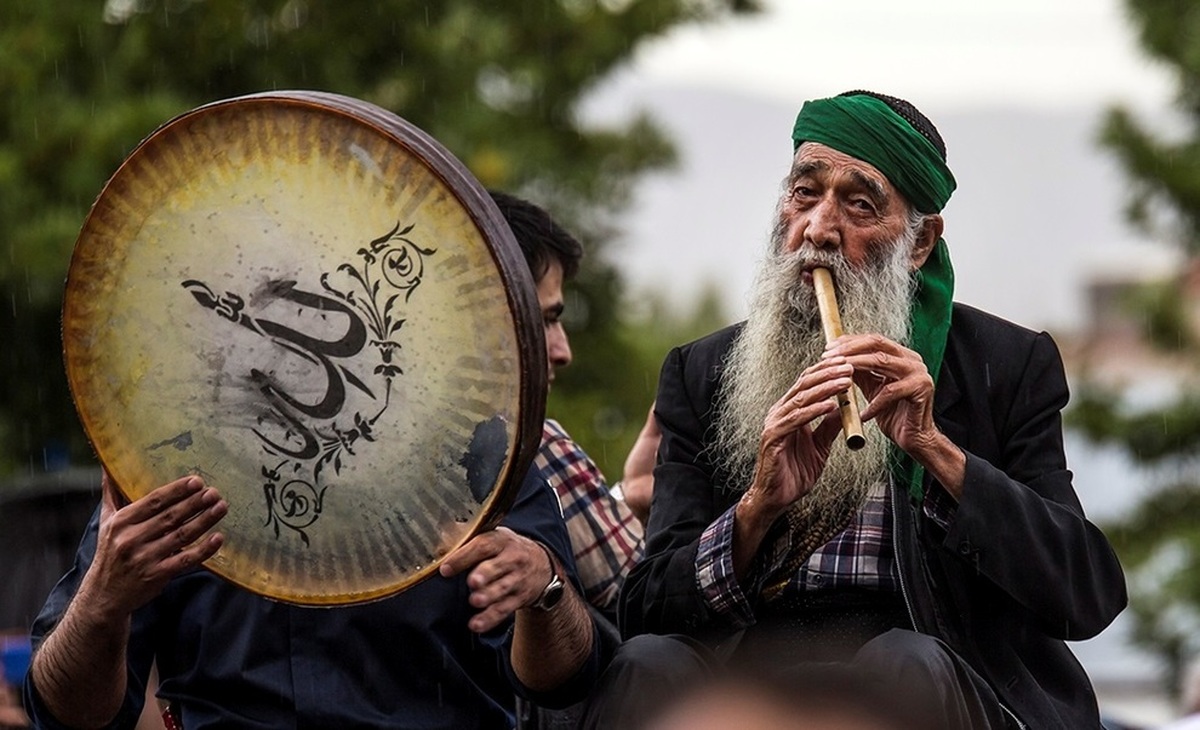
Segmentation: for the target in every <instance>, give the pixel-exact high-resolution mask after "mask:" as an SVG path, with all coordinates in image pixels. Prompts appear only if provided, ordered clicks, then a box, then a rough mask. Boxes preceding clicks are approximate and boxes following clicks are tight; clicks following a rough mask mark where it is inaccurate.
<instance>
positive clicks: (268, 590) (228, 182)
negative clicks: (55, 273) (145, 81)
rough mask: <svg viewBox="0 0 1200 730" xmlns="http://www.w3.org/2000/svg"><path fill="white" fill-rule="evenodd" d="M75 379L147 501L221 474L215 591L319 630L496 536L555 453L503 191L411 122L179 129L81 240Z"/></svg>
mask: <svg viewBox="0 0 1200 730" xmlns="http://www.w3.org/2000/svg"><path fill="white" fill-rule="evenodd" d="M63 349H64V355H65V359H66V370H67V376H68V379H69V381H70V386H71V391H72V395H73V396H74V399H75V405H76V408H77V409H78V411H79V415H80V418H81V420H82V422H83V426H84V428H85V430H86V432H87V434H88V437H89V438H90V439H91V442H92V445H93V446H94V448H95V450H96V453H97V455H98V456H99V459H100V461H101V462H102V463H103V465H104V467H105V468H106V469H107V470H108V472H109V473H110V474H111V476H112V478H113V480H114V481H115V483H116V484H117V485H119V487H120V489H121V491H122V492H123V493H124V494H125V496H127V497H128V498H129V499H131V500H135V499H138V498H140V497H142V496H144V495H145V494H146V493H147V492H149V491H151V490H152V489H154V488H155V487H157V486H159V485H162V484H165V483H167V482H169V481H172V480H174V479H176V478H179V477H180V476H183V475H186V474H189V473H190V474H199V475H201V476H202V477H204V479H205V481H206V482H207V483H208V484H209V485H210V486H213V487H215V488H216V489H217V490H218V491H220V493H221V494H222V496H224V497H225V499H226V500H227V501H228V502H229V513H228V515H227V516H226V517H225V519H224V520H222V522H221V523H220V524H219V525H218V529H219V530H220V531H221V532H223V533H224V534H225V536H226V541H225V544H224V546H223V547H222V548H221V550H220V552H218V553H217V554H216V555H215V556H214V557H212V558H211V559H210V560H208V561H207V563H206V566H207V567H208V568H209V569H210V570H212V571H213V572H215V573H217V574H218V575H220V576H223V577H224V578H226V579H228V580H230V581H232V582H234V583H236V584H238V585H240V586H242V587H244V588H246V589H248V590H251V591H254V592H255V593H259V594H261V595H264V596H267V597H269V598H274V599H278V600H282V601H287V602H291V603H297V604H306V605H331V604H345V603H355V602H360V601H367V600H371V599H375V598H381V597H384V596H387V595H391V594H393V593H396V592H397V591H400V590H402V589H404V588H405V587H407V586H410V585H412V584H414V583H416V582H417V581H420V580H421V579H423V578H425V577H428V576H429V575H431V574H432V573H433V572H434V571H435V570H436V568H437V566H438V564H439V563H440V561H441V559H442V558H443V557H444V556H445V555H446V554H447V553H448V552H449V551H451V550H453V549H454V548H456V547H458V546H459V545H462V544H463V543H465V542H466V541H467V540H468V539H470V538H471V537H472V536H473V535H475V534H476V533H478V532H480V531H482V530H485V529H489V528H490V527H491V526H492V525H494V524H495V522H496V521H497V520H498V519H499V518H500V517H501V516H502V515H503V513H504V511H505V510H506V509H507V508H508V507H509V506H510V505H511V503H512V499H513V498H514V496H515V493H516V491H517V489H518V488H519V486H520V484H521V481H522V479H523V478H524V476H525V473H526V470H527V469H528V468H529V465H530V463H531V460H532V458H533V455H534V452H535V451H536V449H537V445H538V439H539V437H540V434H541V425H542V419H543V415H544V407H545V397H546V353H545V344H544V339H543V332H542V326H541V317H540V314H539V308H538V304H537V296H536V292H535V288H534V284H533V281H532V277H531V276H530V274H529V271H528V268H527V267H526V265H525V263H524V259H523V257H522V255H521V252H520V250H519V248H518V247H517V244H516V241H515V240H514V239H513V236H512V233H511V231H510V230H509V228H508V226H507V225H506V224H505V222H504V219H503V218H502V217H501V215H500V213H499V211H498V210H497V209H496V207H495V205H494V204H493V203H492V201H491V198H490V197H489V196H488V195H487V193H486V191H484V190H483V189H482V187H481V186H480V185H479V183H478V182H477V181H476V180H475V179H474V178H473V177H472V176H471V175H470V173H468V172H467V170H466V168H465V167H464V166H463V165H462V164H461V163H460V162H459V161H457V160H456V159H455V158H454V157H453V156H452V155H451V154H450V153H449V152H447V151H446V150H445V149H444V148H443V147H442V146H441V145H440V144H438V143H437V142H436V141H435V140H433V139H432V138H431V137H429V136H428V135H426V134H425V133H424V132H422V131H421V130H419V129H417V128H415V127H414V126H412V125H411V124H408V123H407V122H405V121H404V120H402V119H400V118H399V117H397V116H396V115H394V114H392V113H390V112H388V111H385V110H383V109H381V108H379V107H376V106H374V105H372V104H368V103H366V102H363V101H360V100H357V99H351V98H348V97H344V96H338V95H334V94H327V93H318V92H305V91H291V92H270V93H263V94H254V95H250V96H244V97H238V98H235V99H229V100H225V101H219V102H216V103H213V104H208V105H206V106H202V107H199V108H197V109H194V110H192V111H190V112H187V113H185V114H183V115H181V116H179V117H177V118H175V119H173V120H171V121H170V122H168V123H167V124H165V125H163V126H162V127H160V128H159V129H158V130H156V131H155V132H154V133H153V134H151V135H150V136H149V137H148V138H147V139H145V140H144V141H143V142H142V143H141V144H140V145H139V146H138V147H137V148H136V149H135V150H134V151H133V152H132V153H131V154H130V155H129V157H128V158H127V159H126V160H125V162H124V163H122V165H121V166H120V168H119V169H118V170H117V172H116V173H115V174H114V175H113V176H112V178H111V179H110V180H109V181H108V183H107V184H106V185H105V187H104V189H103V191H102V192H101V194H100V196H99V197H98V198H97V200H96V202H95V204H94V205H93V207H92V210H91V212H90V213H89V215H88V217H87V220H86V221H85V222H84V225H83V228H82V231H81V232H80V234H79V239H78V241H77V242H76V244H75V251H74V254H73V256H72V259H71V266H70V271H69V273H68V276H67V284H66V294H65V298H64V304H63Z"/></svg>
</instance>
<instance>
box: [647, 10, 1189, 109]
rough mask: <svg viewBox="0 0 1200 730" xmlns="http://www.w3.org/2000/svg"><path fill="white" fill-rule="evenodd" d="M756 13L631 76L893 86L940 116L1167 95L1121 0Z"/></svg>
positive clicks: (707, 31) (658, 50) (655, 54)
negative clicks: (995, 107)
mask: <svg viewBox="0 0 1200 730" xmlns="http://www.w3.org/2000/svg"><path fill="white" fill-rule="evenodd" d="M765 3H766V5H767V10H766V12H764V13H761V14H759V15H757V16H752V17H750V18H746V19H737V20H734V21H724V22H720V23H714V24H710V25H707V26H692V27H686V28H683V29H681V30H678V31H677V32H675V33H673V34H671V35H670V36H668V37H667V38H665V39H664V40H662V41H660V42H657V43H655V44H652V45H651V46H650V47H648V48H646V49H644V51H643V52H641V53H640V54H639V56H638V58H637V60H636V63H635V73H636V74H637V75H639V76H642V77H644V78H646V79H654V80H659V81H670V82H685V83H700V82H702V83H706V84H711V85H715V86H724V87H728V88H734V89H738V90H741V91H754V92H758V93H762V94H766V95H772V96H775V97H776V98H779V99H781V100H783V101H786V102H788V103H794V102H795V100H796V96H797V90H798V89H803V90H805V93H806V94H807V95H810V96H820V95H829V94H835V93H837V92H839V91H843V90H845V89H847V88H855V87H858V86H866V87H868V88H880V89H890V90H892V93H894V94H895V95H897V96H902V97H905V98H911V99H914V100H918V99H919V100H920V103H921V104H925V105H929V104H934V105H936V106H938V107H939V108H943V109H947V108H966V107H971V106H975V105H978V104H980V103H989V104H994V103H995V102H996V101H997V100H1003V101H1007V102H1009V103H1012V104H1019V105H1028V106H1031V107H1039V108H1046V107H1064V106H1078V105H1080V104H1098V103H1110V102H1113V101H1117V100H1126V101H1129V102H1133V103H1136V104H1137V105H1138V106H1142V105H1144V104H1159V103H1161V102H1162V101H1163V100H1165V99H1166V98H1167V97H1168V96H1169V93H1170V88H1171V87H1170V85H1169V80H1170V79H1169V77H1168V75H1167V72H1166V71H1165V70H1164V69H1163V68H1162V66H1161V65H1160V64H1157V63H1154V62H1151V61H1150V60H1148V59H1147V58H1146V57H1145V55H1144V54H1142V53H1141V51H1140V49H1139V47H1138V42H1137V38H1136V36H1135V30H1134V29H1133V27H1132V24H1130V23H1129V22H1128V21H1127V20H1126V13H1125V5H1124V2H1123V0H969V1H968V0H839V2H816V1H814V0H765Z"/></svg>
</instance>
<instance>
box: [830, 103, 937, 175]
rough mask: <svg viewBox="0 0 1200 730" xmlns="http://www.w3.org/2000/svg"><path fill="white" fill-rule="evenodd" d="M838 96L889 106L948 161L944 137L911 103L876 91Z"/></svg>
mask: <svg viewBox="0 0 1200 730" xmlns="http://www.w3.org/2000/svg"><path fill="white" fill-rule="evenodd" d="M838 96H871V97H874V98H876V99H878V100H880V101H882V102H883V103H884V104H887V105H888V107H890V108H891V110H892V111H894V112H896V113H897V114H899V115H900V116H901V117H903V118H904V121H906V122H908V123H909V124H911V125H912V126H913V129H915V130H917V131H918V132H920V133H921V136H922V137H924V138H925V139H927V140H929V143H930V144H932V145H933V146H934V148H936V149H937V151H938V154H939V155H941V156H942V162H945V161H946V143H945V142H944V141H943V140H942V135H940V134H938V131H937V127H935V126H933V122H931V121H929V117H927V116H925V115H924V114H922V113H921V111H920V110H919V109H917V108H916V107H915V106H913V105H912V104H911V103H909V102H907V101H905V100H903V99H901V98H899V97H895V96H888V95H887V94H879V93H876V92H874V91H865V90H863V89H855V90H854V91H843V92H842V93H840V94H838Z"/></svg>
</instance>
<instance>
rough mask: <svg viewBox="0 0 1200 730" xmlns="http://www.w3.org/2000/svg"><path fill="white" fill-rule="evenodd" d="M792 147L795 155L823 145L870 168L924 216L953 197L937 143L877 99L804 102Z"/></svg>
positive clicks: (950, 177) (862, 96)
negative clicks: (802, 145)
mask: <svg viewBox="0 0 1200 730" xmlns="http://www.w3.org/2000/svg"><path fill="white" fill-rule="evenodd" d="M792 142H793V146H792V149H793V150H795V149H796V148H798V147H799V146H800V143H801V142H819V143H821V144H823V145H826V146H828V147H832V148H833V149H835V150H838V151H840V152H845V153H846V154H848V155H850V156H851V157H854V158H857V159H859V160H862V161H863V162H866V163H869V164H870V165H872V166H873V167H874V168H875V169H877V170H879V171H880V172H882V173H883V174H884V176H886V177H887V179H888V180H889V181H891V183H892V185H895V186H896V189H897V190H899V191H900V194H901V195H903V196H904V197H905V198H906V199H907V200H908V202H909V203H911V204H912V205H913V207H915V208H916V209H917V210H919V211H920V212H922V213H940V212H941V210H942V208H944V207H945V206H946V201H948V200H950V194H951V193H953V192H954V186H955V182H954V175H952V174H951V173H950V168H949V167H946V163H945V161H943V160H942V157H941V155H940V154H938V151H937V148H936V147H934V146H933V143H931V142H930V141H929V140H927V139H925V137H924V136H922V135H921V133H920V132H918V131H917V130H916V129H913V126H912V125H911V124H909V123H908V122H907V121H906V120H905V119H904V117H902V116H900V115H899V114H897V113H896V112H895V111H893V110H892V108H891V107H889V106H888V105H887V104H885V103H884V102H882V101H880V100H879V99H876V98H875V97H873V96H866V95H865V94H860V95H857V96H835V97H833V98H831V99H816V100H815V101H806V102H804V106H803V107H801V109H800V113H799V114H798V115H796V125H795V127H793V128H792Z"/></svg>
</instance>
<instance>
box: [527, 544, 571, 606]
mask: <svg viewBox="0 0 1200 730" xmlns="http://www.w3.org/2000/svg"><path fill="white" fill-rule="evenodd" d="M538 547H540V548H541V549H542V550H544V551H546V560H549V561H550V582H549V583H547V584H546V587H545V588H543V589H542V593H541V595H539V596H538V597H537V600H536V601H534V602H533V603H531V604H530V605H529V607H530V608H536V609H537V610H539V611H549V610H550V609H552V608H554V606H555V605H556V604H557V603H558V602H559V601H561V600H562V597H563V590H564V589H565V587H566V584H564V583H563V579H562V576H560V575H559V574H558V569H557V568H555V567H554V554H553V553H551V552H550V548H548V547H546V546H545V545H543V544H542V543H540V542H539V543H538Z"/></svg>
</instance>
